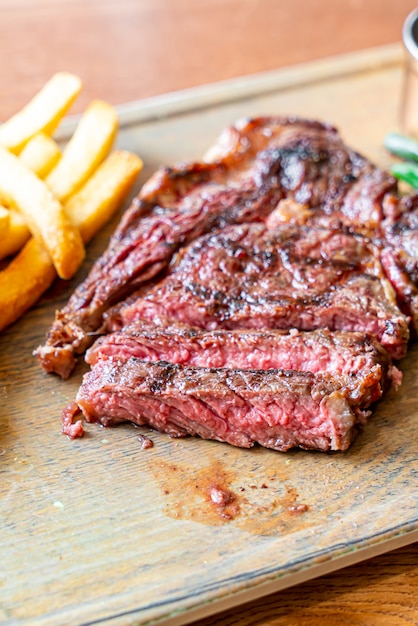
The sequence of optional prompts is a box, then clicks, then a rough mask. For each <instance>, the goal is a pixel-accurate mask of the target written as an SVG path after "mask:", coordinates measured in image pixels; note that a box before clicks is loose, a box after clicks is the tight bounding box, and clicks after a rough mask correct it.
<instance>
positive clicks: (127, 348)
mask: <svg viewBox="0 0 418 626" xmlns="http://www.w3.org/2000/svg"><path fill="white" fill-rule="evenodd" d="M112 357H118V358H122V359H123V360H126V359H128V358H130V357H135V358H138V359H141V360H144V361H165V362H169V363H178V364H181V365H187V366H192V367H209V368H215V367H217V368H220V367H221V368H223V367H229V368H237V369H259V370H264V369H286V370H299V371H310V372H324V371H328V372H331V373H336V374H344V375H348V376H359V375H361V373H363V374H364V373H367V372H370V371H371V370H372V369H374V370H375V371H376V372H380V374H379V375H378V377H377V378H376V390H375V392H374V394H373V397H374V399H375V400H377V399H378V398H379V397H380V396H381V394H382V392H383V390H384V388H385V387H386V386H387V385H388V383H389V381H390V380H391V379H394V383H395V386H398V384H399V383H400V373H399V372H398V370H397V369H396V368H394V367H393V366H392V364H391V359H390V356H389V354H388V353H387V352H386V350H384V349H383V348H382V346H381V345H380V344H379V343H378V342H377V341H375V340H374V339H373V338H372V337H368V336H365V335H363V334H362V333H355V332H344V331H340V332H339V331H333V332H331V331H329V330H313V331H306V332H304V331H297V330H291V331H285V330H269V329H266V330H261V331H256V330H239V331H236V330H212V331H204V330H201V329H199V328H192V327H190V326H186V325H182V324H173V325H168V326H166V327H164V328H161V327H155V326H154V325H153V324H150V323H147V322H144V321H140V322H138V323H136V324H132V325H131V326H128V327H127V328H124V329H123V331H122V332H114V333H110V334H109V335H106V336H104V337H100V338H99V339H98V340H97V341H96V342H95V343H94V344H93V346H92V347H91V348H90V349H89V350H88V351H87V353H86V361H87V363H89V364H90V365H95V364H96V363H97V362H98V361H99V360H100V359H108V358H112Z"/></svg>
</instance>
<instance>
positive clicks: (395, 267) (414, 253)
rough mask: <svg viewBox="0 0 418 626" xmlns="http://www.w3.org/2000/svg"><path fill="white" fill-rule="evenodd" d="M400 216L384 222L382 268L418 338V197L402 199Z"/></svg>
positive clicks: (399, 210) (397, 215)
mask: <svg viewBox="0 0 418 626" xmlns="http://www.w3.org/2000/svg"><path fill="white" fill-rule="evenodd" d="M397 211H398V213H397V214H396V215H394V216H393V217H392V219H389V218H388V219H386V220H385V221H384V222H383V232H384V244H383V245H384V247H383V250H382V253H381V260H382V265H383V268H384V270H385V272H386V274H387V276H388V278H389V280H390V281H391V283H392V285H393V287H394V288H395V291H396V295H397V298H398V302H399V306H400V308H401V310H402V311H403V312H404V313H405V314H406V315H409V316H410V317H411V319H412V328H413V331H414V335H415V336H417V335H418V194H416V195H414V196H405V197H403V198H402V199H401V200H400V202H399V204H398V206H397Z"/></svg>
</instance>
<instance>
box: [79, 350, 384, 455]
mask: <svg viewBox="0 0 418 626" xmlns="http://www.w3.org/2000/svg"><path fill="white" fill-rule="evenodd" d="M377 375H378V374H377V373H376V372H375V371H374V370H371V371H370V372H368V373H362V374H361V375H359V376H356V377H354V378H353V377H350V376H342V375H341V376H339V375H337V374H329V373H327V372H324V373H317V374H314V373H311V372H295V371H284V370H243V369H221V368H218V369H216V368H215V369H213V368H203V367H186V366H182V365H172V364H169V363H163V362H158V363H150V362H146V361H142V360H139V359H135V358H129V359H127V360H121V359H118V358H108V359H102V360H99V361H98V362H97V363H96V365H94V367H93V368H92V370H91V371H90V372H89V373H87V374H86V375H85V376H84V379H83V384H82V386H81V388H80V390H79V393H78V395H77V403H78V405H79V407H80V408H81V410H82V411H83V413H84V415H85V417H86V419H87V420H88V421H89V422H100V423H101V424H103V425H105V426H111V425H114V424H117V423H119V422H122V421H125V420H129V421H131V422H134V423H136V424H139V425H149V426H151V427H152V428H154V429H157V430H159V431H160V432H165V433H168V434H170V435H171V436H173V437H183V436H186V435H198V436H200V437H203V438H205V439H216V440H218V441H225V442H228V443H230V444H232V445H235V446H240V447H244V448H248V447H251V446H252V445H253V444H254V443H259V444H261V445H262V446H265V447H267V448H273V449H274V450H283V451H284V450H288V449H289V448H292V447H295V446H299V447H301V448H305V449H312V448H315V449H319V450H345V449H346V448H348V446H349V445H350V443H351V441H352V439H353V437H354V436H355V434H356V431H357V428H358V426H359V425H361V424H362V423H364V421H365V420H366V417H367V415H368V411H367V409H368V407H369V406H370V403H371V402H372V401H373V396H374V390H375V388H376V376H377Z"/></svg>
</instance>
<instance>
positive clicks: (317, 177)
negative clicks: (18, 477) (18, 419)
mask: <svg viewBox="0 0 418 626" xmlns="http://www.w3.org/2000/svg"><path fill="white" fill-rule="evenodd" d="M211 158H212V159H215V160H214V161H213V162H210V163H192V164H186V165H181V166H179V167H177V168H164V169H162V170H160V171H158V172H157V173H156V174H155V175H154V176H153V177H152V178H151V180H150V181H148V183H147V184H146V185H145V186H144V187H143V189H142V191H141V193H140V195H139V197H138V198H137V199H135V200H134V201H133V203H132V206H131V207H130V209H129V210H128V211H127V212H126V213H125V215H124V217H123V219H122V221H121V223H120V225H119V227H118V228H117V230H116V232H115V233H114V235H113V237H112V239H111V241H110V243H109V247H108V249H107V251H106V252H105V253H104V254H103V255H102V257H101V258H100V259H99V260H98V261H97V262H96V263H95V264H94V266H93V268H92V270H91V272H90V274H89V276H88V277H87V278H86V280H85V281H84V282H83V283H82V284H81V285H80V286H79V287H78V289H76V290H75V292H74V294H73V295H72V296H71V298H70V300H69V302H68V304H67V305H66V306H65V307H64V308H63V309H62V310H61V311H59V312H57V315H56V319H55V321H54V323H53V325H52V328H51V330H50V332H49V334H48V337H47V341H46V344H45V345H44V346H41V347H40V348H39V349H38V351H37V355H38V359H39V361H40V363H41V365H42V366H43V367H44V369H45V370H46V371H52V372H56V373H58V374H60V375H61V376H62V377H64V378H65V377H67V376H69V375H70V373H71V371H72V369H73V367H74V365H75V358H76V355H77V354H81V353H83V352H84V351H85V349H86V348H87V347H88V345H89V343H90V342H91V339H90V336H89V333H90V332H91V331H95V330H97V329H98V328H99V327H100V325H101V323H102V316H103V313H104V312H105V311H106V310H107V309H108V308H109V307H110V306H112V305H114V304H115V303H117V302H119V301H121V300H122V299H123V298H125V297H127V296H128V295H129V294H130V293H132V292H133V291H135V290H136V289H138V287H139V286H141V285H143V284H144V283H146V282H147V281H148V280H150V279H151V278H154V277H155V276H156V275H157V274H158V273H159V272H161V270H163V269H164V268H166V267H167V265H168V264H169V262H170V260H171V257H172V255H173V253H174V252H175V251H176V250H178V249H179V248H180V247H181V246H183V245H184V244H186V243H188V242H190V241H192V240H194V239H196V237H199V236H200V235H202V234H204V233H207V232H212V231H214V230H216V229H222V228H224V227H225V226H226V225H228V224H236V223H244V222H254V221H264V220H265V219H266V217H267V216H268V215H269V214H270V213H271V212H272V211H273V210H274V209H276V207H278V206H280V202H281V201H283V200H284V199H289V200H291V201H292V202H293V203H295V205H296V207H301V209H302V212H303V214H304V219H305V218H306V220H308V221H309V222H311V223H312V222H315V221H319V222H320V223H321V224H326V225H328V226H329V225H332V226H333V227H336V228H339V227H340V226H341V225H344V226H346V227H350V228H351V227H352V228H354V230H359V229H360V230H361V231H362V232H366V233H370V232H372V231H373V230H374V229H375V227H376V225H377V224H379V222H380V221H381V219H382V216H383V213H382V198H383V197H384V195H385V194H386V193H388V192H392V191H394V190H395V189H396V181H395V179H394V178H392V177H391V176H389V174H387V173H385V172H382V171H381V170H379V169H377V168H376V167H375V166H374V165H372V164H371V163H370V162H369V161H368V160H367V159H365V158H364V157H362V156H360V155H359V154H357V153H356V152H355V151H353V150H351V149H350V148H348V147H347V146H345V144H344V143H343V141H342V139H341V137H340V135H339V134H338V132H337V131H336V129H335V128H334V127H332V126H330V125H328V124H322V123H320V122H316V121H309V120H300V119H297V118H293V117H268V118H257V119H253V120H245V121H242V122H240V123H238V124H237V125H235V126H234V127H232V128H230V129H228V130H227V131H225V133H224V134H223V135H222V136H221V138H220V140H219V142H218V144H217V145H216V146H215V147H214V148H213V150H212V157H211ZM306 220H305V221H306ZM296 221H298V220H296Z"/></svg>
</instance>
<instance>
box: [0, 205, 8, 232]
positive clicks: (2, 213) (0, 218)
mask: <svg viewBox="0 0 418 626" xmlns="http://www.w3.org/2000/svg"><path fill="white" fill-rule="evenodd" d="M9 222H10V211H9V210H8V209H6V207H4V206H1V205H0V239H1V238H2V237H4V236H5V235H7V233H8V231H9Z"/></svg>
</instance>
